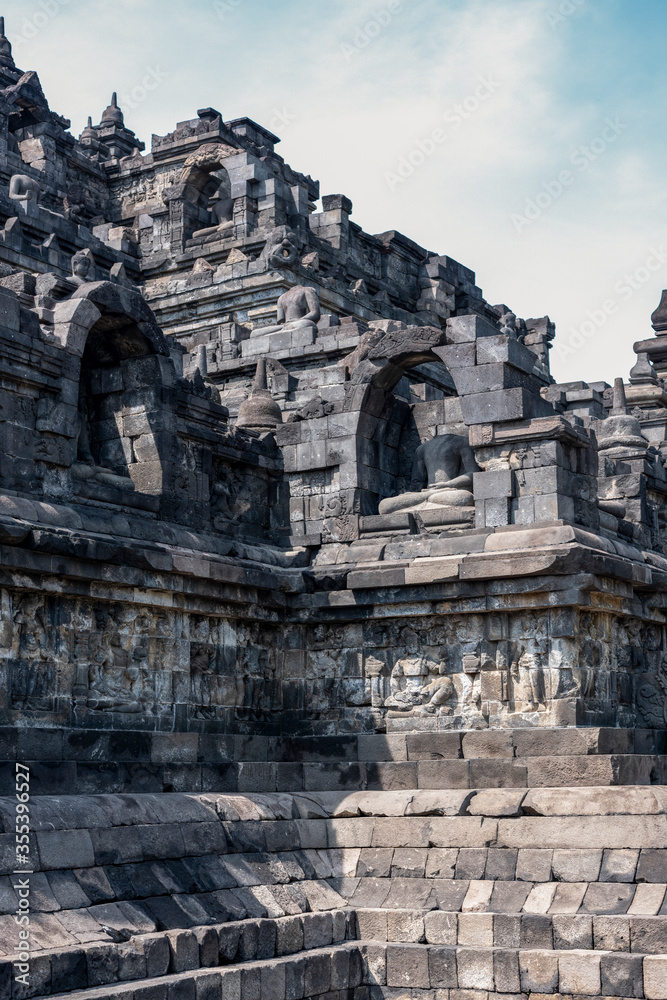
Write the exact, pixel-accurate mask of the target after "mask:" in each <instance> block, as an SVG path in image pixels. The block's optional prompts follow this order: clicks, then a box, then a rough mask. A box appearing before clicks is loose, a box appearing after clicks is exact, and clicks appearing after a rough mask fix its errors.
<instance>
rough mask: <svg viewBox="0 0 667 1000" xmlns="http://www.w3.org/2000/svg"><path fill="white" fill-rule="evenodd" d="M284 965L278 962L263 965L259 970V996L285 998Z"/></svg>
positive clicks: (268, 999) (275, 999) (280, 999)
mask: <svg viewBox="0 0 667 1000" xmlns="http://www.w3.org/2000/svg"><path fill="white" fill-rule="evenodd" d="M285 981H286V976H285V966H284V965H283V964H281V963H279V962H275V963H273V964H271V965H265V966H263V967H262V969H261V970H260V997H261V998H266V1000H285Z"/></svg>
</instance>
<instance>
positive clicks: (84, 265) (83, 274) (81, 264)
mask: <svg viewBox="0 0 667 1000" xmlns="http://www.w3.org/2000/svg"><path fill="white" fill-rule="evenodd" d="M94 273H95V258H94V257H93V255H92V253H91V251H90V250H88V249H86V250H79V251H78V253H75V254H74V256H73V257H72V276H71V278H70V279H69V280H70V281H71V282H73V284H75V285H76V286H77V287H79V286H80V285H85V283H86V282H87V281H94Z"/></svg>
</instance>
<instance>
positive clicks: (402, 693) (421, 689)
mask: <svg viewBox="0 0 667 1000" xmlns="http://www.w3.org/2000/svg"><path fill="white" fill-rule="evenodd" d="M403 641H404V642H405V655H404V656H401V657H400V658H399V659H398V660H397V661H396V663H395V664H394V667H393V669H392V671H391V675H390V677H389V691H390V694H389V696H388V697H387V698H386V699H385V703H384V705H385V708H388V709H390V710H392V714H393V713H397V714H400V715H404V714H406V713H407V714H410V715H428V714H431V715H433V714H435V713H436V712H437V713H439V714H442V713H443V712H444V711H445V707H444V706H445V704H446V702H447V701H448V699H449V698H451V696H452V695H453V694H454V685H453V684H452V681H451V678H449V677H448V676H446V672H447V667H446V665H445V663H444V661H443V660H440V661H439V662H438V661H436V660H434V659H433V658H432V657H430V656H426V655H424V654H423V653H421V652H420V649H419V645H420V644H419V636H418V635H417V634H416V632H413V631H412V629H406V630H405V632H404V634H403ZM430 677H432V678H433V679H432V680H428V678H430Z"/></svg>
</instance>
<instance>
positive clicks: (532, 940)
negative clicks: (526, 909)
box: [521, 913, 553, 948]
mask: <svg viewBox="0 0 667 1000" xmlns="http://www.w3.org/2000/svg"><path fill="white" fill-rule="evenodd" d="M521 947H522V948H552V947H553V935H552V923H551V917H549V916H546V915H544V914H539V913H524V914H523V915H522V917H521Z"/></svg>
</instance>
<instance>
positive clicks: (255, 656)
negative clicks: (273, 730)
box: [236, 646, 273, 722]
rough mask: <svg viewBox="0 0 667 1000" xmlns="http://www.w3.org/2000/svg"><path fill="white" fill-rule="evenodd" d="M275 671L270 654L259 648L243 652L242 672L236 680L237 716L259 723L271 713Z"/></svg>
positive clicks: (253, 647)
mask: <svg viewBox="0 0 667 1000" xmlns="http://www.w3.org/2000/svg"><path fill="white" fill-rule="evenodd" d="M272 681H273V669H272V667H271V663H270V660H269V655H268V652H267V651H266V650H265V649H262V648H260V647H258V646H249V647H248V648H247V649H244V650H243V654H242V670H241V671H240V672H239V673H238V674H237V678H236V716H237V718H239V719H246V720H248V721H251V722H257V721H260V720H261V719H264V718H266V716H267V715H268V714H269V713H270V711H271V706H272V701H273V684H272Z"/></svg>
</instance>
